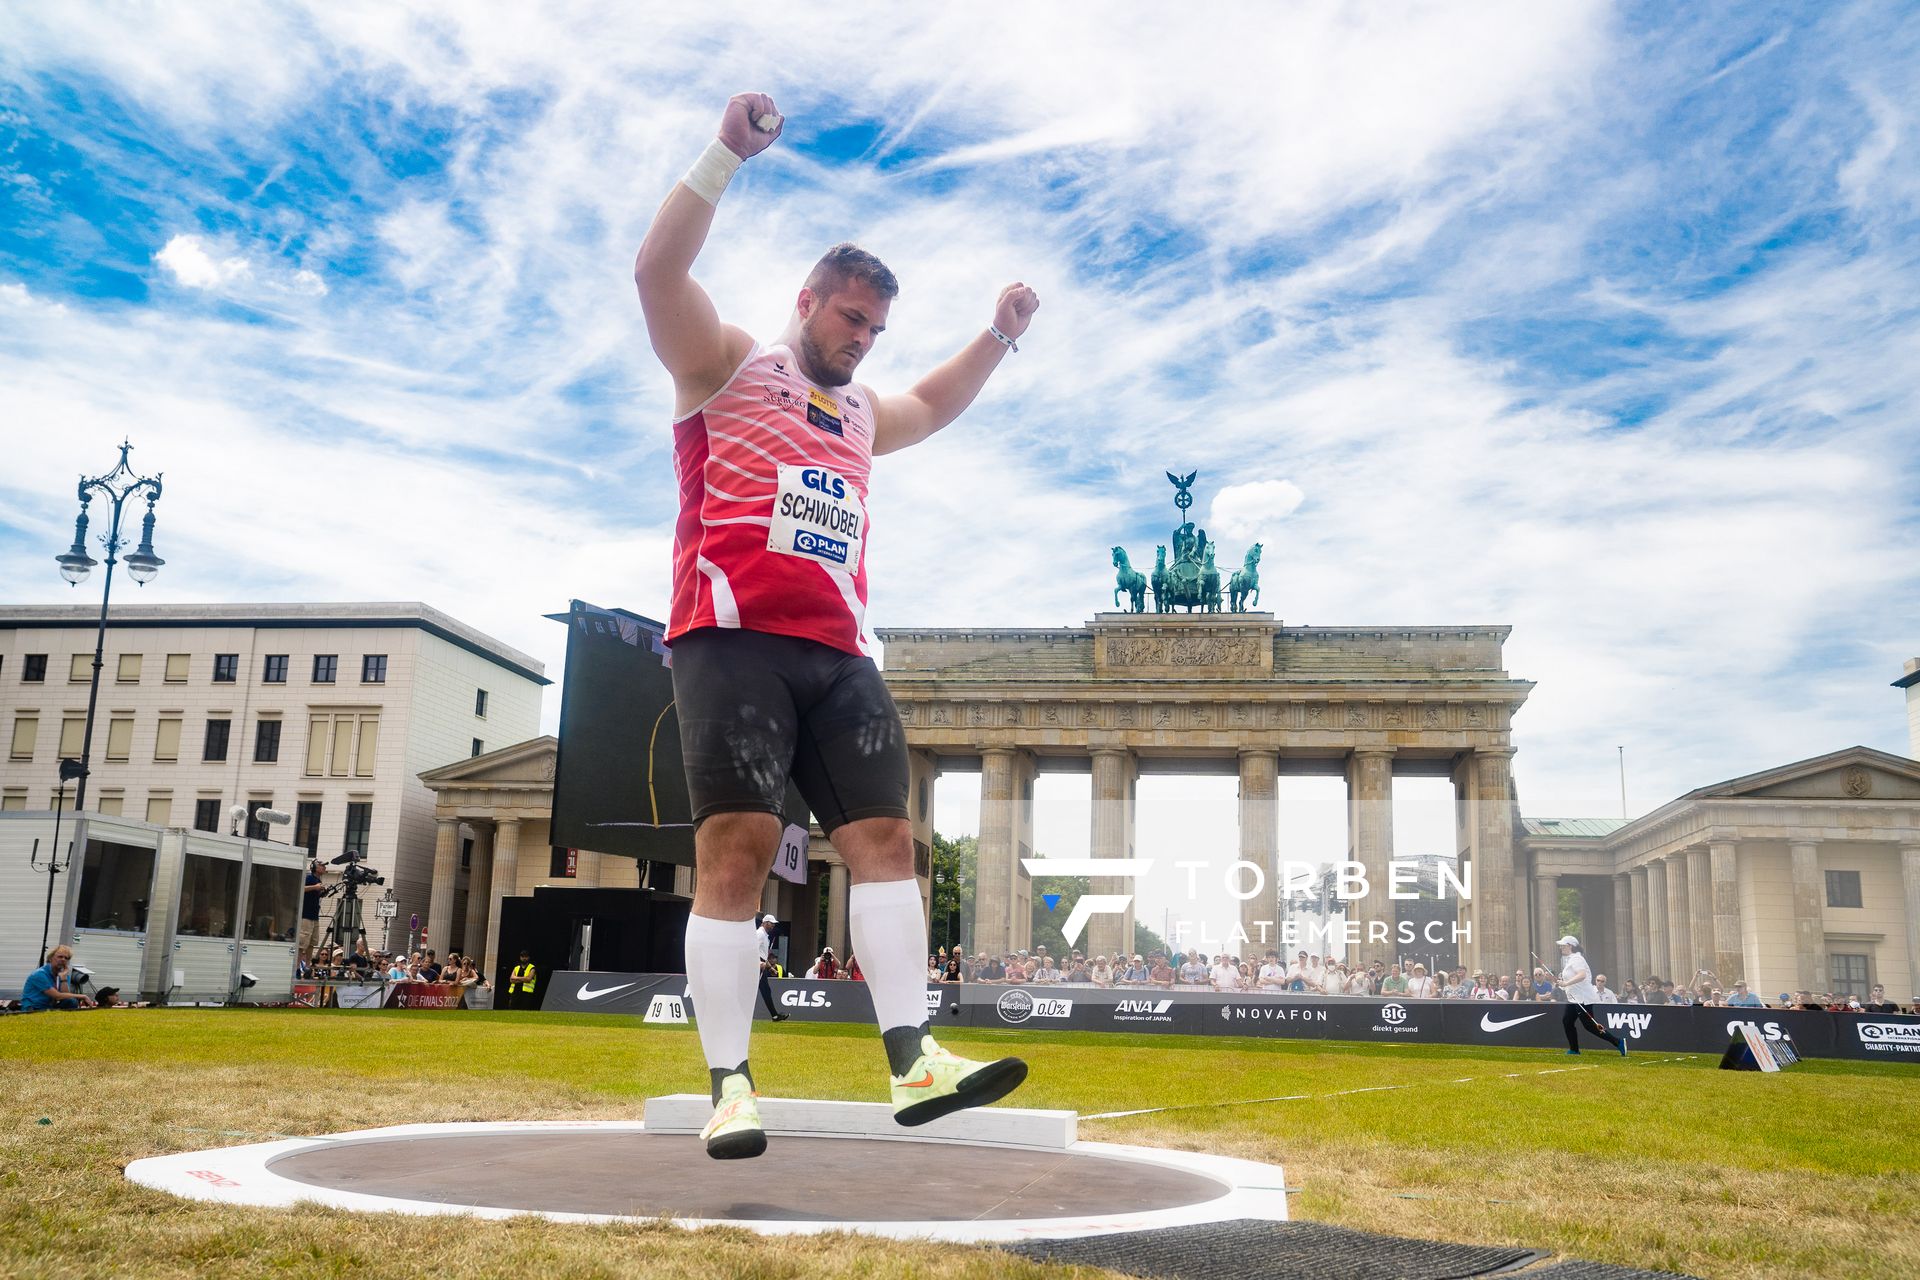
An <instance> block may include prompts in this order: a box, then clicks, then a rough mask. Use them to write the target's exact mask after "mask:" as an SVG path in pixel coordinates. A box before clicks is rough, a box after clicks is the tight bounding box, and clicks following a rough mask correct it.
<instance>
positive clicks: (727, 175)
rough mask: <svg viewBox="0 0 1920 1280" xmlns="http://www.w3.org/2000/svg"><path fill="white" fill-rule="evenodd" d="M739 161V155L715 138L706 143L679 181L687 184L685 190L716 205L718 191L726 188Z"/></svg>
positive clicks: (718, 195) (739, 163)
mask: <svg viewBox="0 0 1920 1280" xmlns="http://www.w3.org/2000/svg"><path fill="white" fill-rule="evenodd" d="M741 163H742V161H741V159H740V157H739V156H737V155H735V154H733V150H732V148H730V147H728V146H727V144H726V143H724V142H722V141H720V139H718V138H715V139H714V140H713V141H712V142H709V143H708V144H707V149H706V150H705V151H702V152H701V153H700V158H699V159H698V160H695V161H694V162H693V168H691V169H689V170H687V176H686V177H684V178H682V179H680V181H682V182H684V183H686V184H687V190H689V191H691V192H693V194H695V195H697V196H699V197H700V198H701V199H702V200H705V201H706V202H707V203H708V204H710V205H716V206H717V205H718V204H719V203H720V193H721V192H723V191H725V190H726V189H727V184H728V183H729V182H731V181H733V173H734V170H736V169H738V168H739V167H740V165H741Z"/></svg>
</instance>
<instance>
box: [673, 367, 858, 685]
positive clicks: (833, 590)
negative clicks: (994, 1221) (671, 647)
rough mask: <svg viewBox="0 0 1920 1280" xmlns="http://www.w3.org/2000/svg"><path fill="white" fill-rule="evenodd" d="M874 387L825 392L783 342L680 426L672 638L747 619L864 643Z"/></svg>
mask: <svg viewBox="0 0 1920 1280" xmlns="http://www.w3.org/2000/svg"><path fill="white" fill-rule="evenodd" d="M872 466H873V403H872V401H871V400H870V399H869V398H868V393H867V390H866V388H865V387H862V386H860V385H859V384H858V383H851V382H850V383H848V384H847V385H845V386H843V387H819V386H815V385H814V384H813V383H812V382H810V381H808V380H807V378H806V377H805V376H804V375H802V374H801V372H800V369H799V365H798V363H797V362H796V361H795V360H794V358H793V353H792V352H791V351H790V350H788V349H787V348H786V347H785V346H772V347H762V346H760V345H759V344H758V343H755V344H754V348H753V351H752V352H751V353H750V354H749V355H748V356H747V359H746V361H745V363H743V364H742V365H741V366H740V367H739V368H738V369H735V370H734V371H733V376H732V377H730V378H728V379H727V384H726V385H725V386H724V387H722V388H720V390H719V391H717V392H715V393H714V394H713V396H712V398H710V399H709V400H708V401H707V402H706V403H705V404H703V405H701V406H700V407H699V408H697V409H695V410H694V411H693V412H691V413H689V414H687V415H686V416H685V417H683V418H679V419H677V420H676V421H675V422H674V424H673V470H674V478H675V480H676V481H677V482H678V487H679V492H680V517H679V520H678V521H677V522H676V523H675V525H674V534H673V605H672V612H671V614H670V617H669V623H668V627H667V640H668V642H669V643H671V642H672V641H674V640H676V639H678V638H679V637H681V636H683V635H685V634H686V633H687V632H689V631H693V630H695V629H696V628H699V627H740V628H744V629H746V630H748V631H766V632H771V633H773V634H775V635H784V636H798V637H800V638H802V639H805V640H817V641H819V642H820V643H821V644H827V645H832V646H833V647H834V648H836V649H842V650H845V651H846V652H848V653H860V654H864V653H866V652H867V651H868V650H867V644H866V640H865V638H864V637H863V636H862V634H861V632H862V629H863V628H864V626H865V622H866V611H867V564H866V555H865V548H866V540H867V533H868V528H867V481H868V477H869V475H870V474H871V472H872Z"/></svg>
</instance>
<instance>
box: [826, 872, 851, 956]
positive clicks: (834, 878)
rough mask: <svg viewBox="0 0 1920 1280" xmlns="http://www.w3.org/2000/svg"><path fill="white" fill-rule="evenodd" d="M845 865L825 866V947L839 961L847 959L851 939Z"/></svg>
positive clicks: (847, 882)
mask: <svg viewBox="0 0 1920 1280" xmlns="http://www.w3.org/2000/svg"><path fill="white" fill-rule="evenodd" d="M849 883H850V882H849V881H848V879H847V864H846V863H844V862H830V863H828V864H827V945H828V946H830V947H832V948H833V954H834V955H836V956H839V957H840V959H842V960H845V959H846V958H847V949H848V948H849V947H851V946H852V945H853V939H852V938H850V937H849V936H848V935H847V892H848V889H847V886H848V884H849Z"/></svg>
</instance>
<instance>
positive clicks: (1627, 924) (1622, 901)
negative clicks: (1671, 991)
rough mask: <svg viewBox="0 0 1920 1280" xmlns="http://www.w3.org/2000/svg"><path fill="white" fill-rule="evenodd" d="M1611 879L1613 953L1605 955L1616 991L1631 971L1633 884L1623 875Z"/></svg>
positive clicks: (1630, 879)
mask: <svg viewBox="0 0 1920 1280" xmlns="http://www.w3.org/2000/svg"><path fill="white" fill-rule="evenodd" d="M1612 880H1613V954H1612V955H1610V956H1608V957H1607V968H1608V969H1610V970H1611V971H1612V973H1611V975H1610V976H1611V977H1612V978H1613V982H1612V984H1611V985H1612V987H1613V989H1614V990H1615V991H1616V992H1617V991H1619V990H1620V987H1621V985H1622V984H1624V983H1625V982H1626V980H1627V978H1628V977H1629V975H1631V973H1632V972H1633V885H1632V878H1631V877H1629V876H1625V875H1617V876H1613V877H1612ZM1582 941H1585V939H1582Z"/></svg>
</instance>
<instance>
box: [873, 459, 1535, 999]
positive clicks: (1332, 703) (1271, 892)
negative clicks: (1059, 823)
mask: <svg viewBox="0 0 1920 1280" xmlns="http://www.w3.org/2000/svg"><path fill="white" fill-rule="evenodd" d="M1169 478H1173V477H1169ZM1188 479H1189V481H1190V479H1191V477H1189V478H1188ZM1175 483H1176V484H1180V483H1181V482H1180V481H1179V480H1177V479H1176V480H1175ZM1183 528H1190V526H1183ZM1200 538H1201V539H1202V540H1204V533H1202V534H1201V535H1200ZM1177 540H1178V535H1176V542H1177ZM1257 551H1258V549H1257V548H1256V549H1255V551H1254V552H1253V553H1251V556H1250V560H1249V569H1252V568H1253V566H1254V565H1255V564H1256V563H1257ZM1205 552H1206V555H1205V561H1206V564H1207V567H1208V571H1209V572H1211V565H1212V555H1211V553H1212V548H1211V547H1206V548H1205ZM1162 558H1163V559H1164V553H1163V556H1162ZM1196 562H1197V561H1196ZM1115 563H1116V564H1119V565H1122V566H1123V569H1122V583H1123V591H1124V584H1125V583H1126V581H1127V578H1126V574H1127V573H1128V572H1130V570H1129V569H1127V568H1126V567H1125V566H1124V556H1123V554H1122V553H1121V552H1120V551H1119V549H1118V548H1116V549H1115ZM1143 576H1144V575H1138V574H1135V575H1134V577H1135V578H1136V579H1137V578H1141V577H1143ZM1164 576H1165V575H1163V574H1162V573H1161V571H1160V570H1159V569H1156V571H1155V579H1154V581H1155V596H1156V607H1157V608H1160V609H1163V610H1165V609H1166V606H1165V604H1164V603H1161V601H1162V600H1163V599H1164V598H1166V597H1165V591H1163V586H1162V579H1163V577H1164ZM1235 577H1236V582H1237V581H1238V580H1239V575H1235ZM1216 580H1217V575H1216ZM1211 594H1212V597H1213V602H1212V605H1211V607H1212V608H1213V609H1215V610H1219V609H1220V608H1221V606H1220V603H1219V599H1218V597H1219V594H1220V593H1219V591H1218V590H1217V589H1216V590H1215V591H1213V592H1212V593H1211ZM1141 601H1142V597H1141V595H1140V593H1138V592H1135V593H1134V594H1133V599H1132V603H1133V606H1134V608H1135V610H1136V612H1130V613H1101V614H1098V615H1096V616H1095V617H1094V618H1093V620H1092V621H1091V622H1088V623H1087V624H1085V625H1083V626H1080V627H1068V628H1058V629H1043V630H1026V629H1014V630H982V629H940V630H911V629H909V630H893V631H883V632H882V633H881V639H882V640H883V641H884V642H885V645H886V650H885V654H886V667H885V673H884V674H885V677H886V681H887V685H888V687H889V688H890V689H891V690H892V692H893V696H894V699H895V701H896V702H897V703H898V704H899V707H900V713H901V718H902V720H903V721H904V723H905V725H906V732H907V738H908V743H909V746H910V748H911V759H912V776H911V795H910V802H909V803H910V810H911V815H912V819H913V824H914V836H915V839H916V841H917V842H919V843H920V844H921V845H922V846H924V847H930V846H931V842H932V838H933V799H932V793H933V779H934V777H935V776H936V775H937V773H938V772H939V771H940V770H941V769H942V768H943V767H945V768H965V769H972V768H974V767H978V769H979V770H980V774H981V784H980V826H979V833H980V834H979V842H980V851H979V868H978V881H977V886H976V890H975V914H976V924H975V946H976V947H977V948H978V949H979V950H984V951H989V952H994V953H996V954H997V953H998V952H1000V951H1003V950H1006V949H1008V948H1018V947H1021V946H1024V945H1026V944H1027V942H1028V940H1029V935H1030V931H1031V920H1032V889H1031V881H1030V878H1029V876H1028V875H1027V873H1026V871H1025V870H1024V869H1023V867H1022V863H1021V859H1022V858H1026V857H1031V856H1033V786H1034V778H1035V776H1036V774H1038V773H1040V772H1042V771H1052V770H1061V771H1091V773H1092V775H1093V830H1092V854H1093V856H1094V857H1095V858H1130V857H1132V856H1133V853H1134V814H1135V807H1136V790H1137V780H1138V778H1139V777H1140V775H1142V774H1152V773H1188V774H1191V773H1202V774H1205V773H1215V774H1236V773H1237V775H1238V777H1239V780H1240V800H1239V804H1240V833H1239V848H1238V850H1237V854H1238V857H1239V858H1240V859H1242V860H1244V861H1247V862H1251V863H1254V864H1255V865H1257V866H1259V867H1262V868H1265V869H1266V872H1267V874H1266V880H1265V890H1264V892H1263V893H1262V894H1261V895H1260V896H1259V897H1257V898H1254V899H1250V900H1248V901H1245V902H1243V903H1242V913H1241V925H1242V927H1243V928H1245V929H1246V931H1247V934H1248V937H1249V938H1251V939H1253V940H1254V946H1255V947H1257V949H1258V951H1260V952H1264V951H1265V950H1266V949H1267V947H1268V946H1273V947H1275V948H1277V946H1278V939H1277V937H1275V935H1274V934H1273V933H1272V929H1273V925H1272V924H1268V925H1267V926H1266V928H1267V932H1266V934H1265V936H1266V937H1267V939H1268V941H1267V942H1266V943H1265V944H1264V945H1262V944H1261V943H1260V939H1261V937H1262V933H1261V931H1260V930H1259V929H1258V928H1257V927H1256V926H1257V925H1258V924H1259V923H1260V922H1273V921H1278V920H1281V919H1283V918H1284V917H1283V915H1282V913H1281V912H1280V910H1279V896H1280V891H1281V888H1282V885H1281V875H1280V870H1281V869H1280V865H1279V840H1278V834H1279V825H1280V814H1279V807H1278V796H1277V789H1276V785H1275V783H1276V779H1277V778H1278V777H1279V776H1280V775H1282V774H1289V775H1292V774H1328V775H1339V776H1344V777H1345V778H1346V780H1347V811H1348V823H1347V830H1348V851H1347V857H1348V858H1349V859H1350V860H1351V861H1354V862H1358V863H1360V864H1362V865H1363V866H1364V867H1365V869H1366V873H1367V881H1368V886H1369V894H1368V897H1367V899H1366V900H1364V901H1362V902H1359V903H1357V904H1353V903H1350V904H1349V918H1355V917H1357V918H1358V919H1360V920H1362V921H1370V920H1385V921H1387V922H1389V928H1390V929H1391V927H1392V922H1393V921H1394V920H1395V918H1396V917H1395V912H1394V906H1395V903H1394V902H1393V901H1392V900H1390V899H1389V898H1388V896H1387V893H1388V887H1389V886H1388V881H1387V862H1388V860H1389V859H1390V858H1391V857H1392V856H1393V780H1394V778H1395V777H1408V776H1433V777H1447V778H1451V779H1452V780H1453V785H1454V789H1455V794H1456V796H1457V798H1458V802H1457V804H1456V806H1455V815H1456V818H1455V826H1456V832H1457V837H1458V839H1457V850H1458V854H1459V856H1460V858H1461V859H1462V862H1463V872H1467V874H1466V875H1464V876H1463V878H1466V879H1467V882H1468V884H1469V886H1470V895H1471V896H1470V898H1469V899H1468V900H1467V901H1466V902H1463V903H1461V904H1460V907H1459V923H1460V924H1461V925H1463V926H1467V927H1469V928H1470V935H1469V936H1466V937H1463V938H1462V940H1461V956H1462V962H1463V963H1469V964H1473V965H1478V966H1483V967H1486V968H1488V969H1489V970H1491V971H1493V972H1499V973H1511V972H1513V971H1514V969H1516V968H1518V967H1521V966H1522V964H1523V962H1524V961H1525V959H1526V955H1527V944H1526V942H1525V939H1524V937H1523V934H1524V932H1525V928H1526V921H1525V912H1524V911H1523V910H1516V905H1517V904H1521V903H1524V902H1525V901H1526V898H1525V892H1526V890H1525V882H1524V873H1525V868H1524V867H1517V866H1516V865H1515V858H1514V839H1515V831H1516V828H1517V827H1518V826H1519V820H1518V817H1517V806H1516V804H1515V800H1514V792H1513V783H1512V778H1513V769H1512V759H1513V746H1512V736H1511V731H1512V724H1513V715H1514V712H1515V711H1516V710H1518V709H1519V707H1520V705H1521V704H1522V703H1523V702H1524V701H1525V700H1526V697H1527V694H1528V692H1529V691H1531V690H1532V688H1533V685H1532V684H1531V683H1529V682H1527V681H1524V680H1516V679H1512V678H1511V677H1509V676H1508V674H1507V672H1506V669H1505V667H1504V663H1503V658H1502V653H1501V647H1502V645H1503V644H1504V643H1505V641H1506V638H1507V635H1508V633H1509V628H1506V627H1495V626H1477V627H1476V626H1464V627H1458V626H1457V627H1289V626H1285V625H1282V624H1281V623H1280V622H1279V621H1278V620H1276V619H1275V617H1274V616H1273V615H1272V614H1270V613H1258V612H1225V611H1217V612H1189V613H1175V612H1172V611H1170V610H1169V611H1161V612H1145V611H1138V610H1141V608H1142V603H1141ZM1175 603H1176V604H1177V603H1179V602H1178V601H1177V600H1176V601H1175ZM1235 603H1239V600H1238V599H1237V598H1236V600H1235ZM1201 607H1202V608H1204V607H1206V606H1204V605H1202V606H1201ZM976 762H977V766H976ZM1197 852H1203V853H1205V854H1208V855H1210V856H1212V857H1213V858H1215V859H1217V860H1218V862H1219V865H1221V866H1223V867H1224V866H1225V864H1226V862H1227V861H1228V859H1227V858H1226V857H1225V856H1224V855H1226V854H1230V853H1234V852H1236V851H1234V850H1205V851H1197ZM1422 852H1432V851H1431V850H1424V851H1422ZM1249 879H1250V877H1249ZM1132 887H1133V886H1132V885H1131V884H1130V883H1124V882H1122V881H1119V880H1117V879H1116V880H1105V879H1096V880H1095V881H1094V885H1093V892H1095V893H1122V894H1124V893H1128V892H1130V891H1131V890H1132ZM1132 940H1133V919H1132V915H1131V913H1129V914H1128V915H1127V916H1126V917H1124V918H1122V917H1121V916H1118V915H1096V916H1094V917H1093V918H1092V920H1091V922H1090V924H1089V926H1088V933H1087V943H1086V946H1087V950H1088V953H1089V954H1094V953H1101V952H1103V953H1106V954H1109V955H1111V954H1114V953H1115V952H1119V951H1122V950H1125V951H1129V952H1130V951H1131V950H1132V945H1131V944H1132ZM1395 949H1396V947H1395V943H1394V942H1393V941H1392V940H1391V937H1390V938H1389V940H1388V941H1387V942H1384V943H1381V942H1368V941H1366V940H1364V934H1363V940H1362V942H1361V943H1360V945H1359V947H1358V950H1357V955H1358V957H1359V959H1361V960H1362V961H1363V962H1364V961H1371V960H1376V959H1377V960H1381V961H1388V960H1390V959H1391V957H1392V955H1393V953H1394V951H1395ZM1348 954H1349V956H1350V957H1351V956H1353V955H1355V954H1356V952H1355V950H1354V949H1353V948H1349V953H1348Z"/></svg>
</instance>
